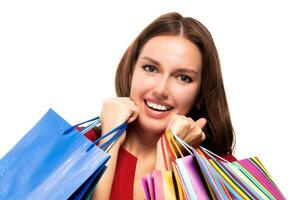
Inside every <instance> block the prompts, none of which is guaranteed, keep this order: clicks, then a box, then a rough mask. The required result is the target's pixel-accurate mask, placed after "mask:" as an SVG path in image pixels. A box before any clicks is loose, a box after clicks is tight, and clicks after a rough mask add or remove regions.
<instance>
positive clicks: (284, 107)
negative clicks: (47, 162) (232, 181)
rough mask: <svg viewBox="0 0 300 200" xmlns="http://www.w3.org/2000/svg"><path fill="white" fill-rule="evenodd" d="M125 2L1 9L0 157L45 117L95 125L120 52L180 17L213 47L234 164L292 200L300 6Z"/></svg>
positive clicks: (22, 4) (24, 4)
mask: <svg viewBox="0 0 300 200" xmlns="http://www.w3.org/2000/svg"><path fill="white" fill-rule="evenodd" d="M128 2H129V1H128ZM128 2H127V3H125V2H122V1H120V2H116V1H110V3H105V4H103V3H100V1H99V2H98V1H63V0H59V1H47V2H46V1H1V2H0V92H1V97H0V126H1V132H0V157H2V156H3V155H5V153H6V152H7V151H8V150H9V149H10V148H11V147H12V146H13V145H14V144H15V143H16V142H17V141H18V140H19V139H20V138H21V137H22V136H23V135H24V134H25V133H26V132H27V131H28V130H29V129H30V128H31V127H32V126H33V125H34V124H35V122H37V121H38V120H39V118H40V117H41V116H42V115H43V114H44V113H45V112H46V111H47V110H48V108H50V107H51V108H53V109H54V110H56V111H57V112H58V113H59V114H60V115H62V116H63V117H64V118H65V119H66V120H68V121H69V122H70V123H73V124H75V123H77V122H80V121H83V120H86V119H89V118H92V117H94V116H97V115H98V113H99V111H100V109H101V102H102V100H103V99H104V98H105V97H110V96H114V95H115V93H114V73H115V69H116V65H117V64H118V62H119V60H120V58H121V55H122V54H123V52H124V51H125V49H126V48H127V47H128V45H129V44H130V43H131V42H132V40H133V39H134V38H135V37H136V36H137V34H138V33H139V32H140V31H141V30H142V29H143V28H144V27H145V26H146V25H148V24H149V23H150V22H151V21H152V20H154V19H155V18H156V17H158V16H159V15H161V14H164V13H166V12H170V11H178V12H180V13H181V14H183V15H184V16H191V17H194V18H196V19H198V20H199V21H201V22H202V23H204V24H205V25H206V26H207V28H208V29H209V30H210V31H211V33H212V35H213V37H214V39H215V43H216V46H217V48H218V50H219V54H220V59H221V63H222V71H223V78H224V83H225V89H226V92H227V98H228V102H229V106H230V110H231V116H232V121H233V125H234V127H235V131H236V137H237V140H236V141H237V144H236V150H235V155H236V157H238V158H240V159H242V158H247V157H251V156H258V157H259V158H260V160H261V161H262V162H263V164H264V165H265V166H266V168H267V169H268V171H269V172H270V174H271V175H272V176H273V178H274V179H275V182H276V183H277V184H278V186H279V188H281V190H282V192H283V193H284V194H285V196H286V197H287V198H288V199H297V198H296V197H297V196H298V195H297V189H298V188H296V181H297V179H299V175H298V173H297V172H298V167H297V164H296V162H297V161H298V159H299V156H298V154H297V153H296V152H299V150H297V149H299V148H298V146H299V145H298V144H299V133H300V132H299V112H300V107H299V104H298V102H300V101H299V100H300V99H299V85H300V80H299V79H300V78H299V77H300V74H299V69H298V68H299V67H300V61H299V46H300V39H299V36H300V28H299V19H300V13H299V6H297V5H296V3H292V2H291V1H281V2H280V1H277V2H273V1H269V2H268V1H264V2H265V3H263V2H262V1H257V2H255V1H251V3H250V1H249V3H241V2H239V1H226V3H225V2H216V1H210V3H207V2H201V1H185V3H182V2H181V1H172V3H171V1H170V2H167V1H165V2H164V3H158V2H155V1H141V2H140V1H135V2H134V1H131V2H132V3H131V4H129V3H128ZM41 139H42V138H41ZM45 142H46V141H45Z"/></svg>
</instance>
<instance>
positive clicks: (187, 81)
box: [177, 75, 193, 83]
mask: <svg viewBox="0 0 300 200" xmlns="http://www.w3.org/2000/svg"><path fill="white" fill-rule="evenodd" d="M177 79H178V80H180V81H183V82H185V83H191V82H193V80H192V79H191V77H189V76H187V75H179V76H177Z"/></svg>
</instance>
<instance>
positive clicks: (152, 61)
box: [142, 56, 199, 75]
mask: <svg viewBox="0 0 300 200" xmlns="http://www.w3.org/2000/svg"><path fill="white" fill-rule="evenodd" d="M142 59H145V60H148V61H150V62H151V63H153V64H154V65H156V66H159V67H160V66H161V64H160V63H159V62H158V61H157V60H154V59H153V58H150V57H147V56H144V57H142ZM176 72H181V73H183V72H190V73H193V74H195V75H198V74H199V73H198V72H196V71H194V70H192V69H186V68H178V69H176Z"/></svg>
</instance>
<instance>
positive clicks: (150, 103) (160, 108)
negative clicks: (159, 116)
mask: <svg viewBox="0 0 300 200" xmlns="http://www.w3.org/2000/svg"><path fill="white" fill-rule="evenodd" d="M145 104H146V105H147V106H148V108H150V109H153V110H155V111H159V112H166V111H169V110H171V109H172V107H171V106H169V105H167V104H165V103H157V102H154V101H151V100H145Z"/></svg>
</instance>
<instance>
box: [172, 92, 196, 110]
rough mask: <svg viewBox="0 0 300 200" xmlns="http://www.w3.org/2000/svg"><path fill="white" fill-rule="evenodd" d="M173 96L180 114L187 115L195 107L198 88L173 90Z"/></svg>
mask: <svg viewBox="0 0 300 200" xmlns="http://www.w3.org/2000/svg"><path fill="white" fill-rule="evenodd" d="M172 94H173V98H174V101H175V103H176V106H177V108H178V112H179V113H178V114H183V115H186V114H187V113H188V112H189V111H190V109H191V108H192V107H193V104H194V101H195V99H196V96H197V87H189V88H178V87H177V88H173V90H172Z"/></svg>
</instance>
